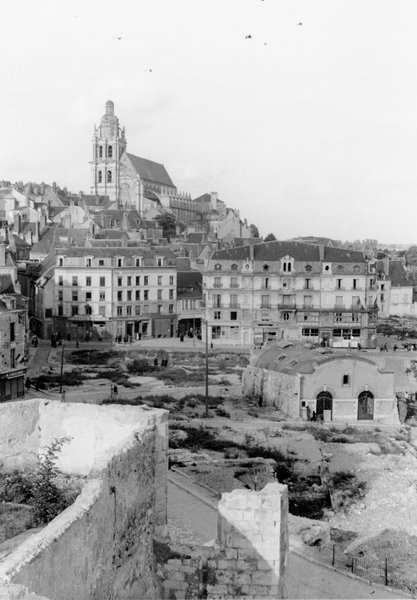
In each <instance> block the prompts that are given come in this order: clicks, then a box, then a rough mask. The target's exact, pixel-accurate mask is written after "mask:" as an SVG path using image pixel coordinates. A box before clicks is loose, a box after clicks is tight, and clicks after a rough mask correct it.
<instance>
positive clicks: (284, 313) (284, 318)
mask: <svg viewBox="0 0 417 600" xmlns="http://www.w3.org/2000/svg"><path fill="white" fill-rule="evenodd" d="M281 316H282V318H283V320H284V321H289V319H290V313H288V312H283V313H282V315H281Z"/></svg>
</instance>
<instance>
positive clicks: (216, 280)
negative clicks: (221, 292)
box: [213, 277, 222, 288]
mask: <svg viewBox="0 0 417 600" xmlns="http://www.w3.org/2000/svg"><path fill="white" fill-rule="evenodd" d="M213 287H215V288H221V287H222V278H221V277H215V278H214V284H213Z"/></svg>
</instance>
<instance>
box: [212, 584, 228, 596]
mask: <svg viewBox="0 0 417 600" xmlns="http://www.w3.org/2000/svg"><path fill="white" fill-rule="evenodd" d="M207 592H208V594H209V595H216V594H218V595H223V596H224V595H225V594H227V585H218V584H215V585H208V586H207Z"/></svg>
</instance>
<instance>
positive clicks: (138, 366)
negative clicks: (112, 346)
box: [127, 358, 155, 375]
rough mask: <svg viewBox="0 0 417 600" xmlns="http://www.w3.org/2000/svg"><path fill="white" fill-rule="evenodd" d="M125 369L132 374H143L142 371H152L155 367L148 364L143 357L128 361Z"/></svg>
mask: <svg viewBox="0 0 417 600" xmlns="http://www.w3.org/2000/svg"><path fill="white" fill-rule="evenodd" d="M127 370H128V371H129V373H131V374H132V375H143V374H144V373H152V372H153V371H154V370H155V367H154V365H150V364H149V362H148V361H147V360H146V359H145V358H135V359H133V360H132V362H130V363H128V365H127Z"/></svg>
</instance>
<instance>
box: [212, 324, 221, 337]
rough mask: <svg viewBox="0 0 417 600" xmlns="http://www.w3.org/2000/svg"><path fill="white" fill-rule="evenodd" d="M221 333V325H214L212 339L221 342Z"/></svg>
mask: <svg viewBox="0 0 417 600" xmlns="http://www.w3.org/2000/svg"><path fill="white" fill-rule="evenodd" d="M220 333H221V328H220V325H212V326H211V338H212V339H213V340H219V339H220Z"/></svg>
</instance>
